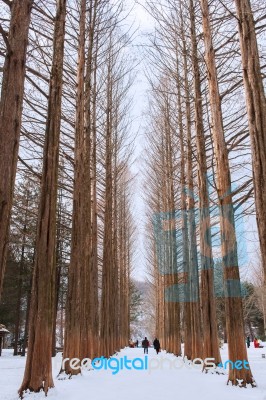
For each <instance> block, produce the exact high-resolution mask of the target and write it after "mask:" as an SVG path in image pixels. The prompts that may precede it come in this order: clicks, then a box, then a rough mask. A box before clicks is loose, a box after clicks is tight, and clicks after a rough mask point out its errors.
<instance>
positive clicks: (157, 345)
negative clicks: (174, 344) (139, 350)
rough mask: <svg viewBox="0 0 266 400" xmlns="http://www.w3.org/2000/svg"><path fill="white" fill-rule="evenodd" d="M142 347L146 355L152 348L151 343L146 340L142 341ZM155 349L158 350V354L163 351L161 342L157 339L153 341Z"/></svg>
mask: <svg viewBox="0 0 266 400" xmlns="http://www.w3.org/2000/svg"><path fill="white" fill-rule="evenodd" d="M142 347H143V349H144V354H148V349H149V347H150V342H149V341H148V339H147V338H146V336H145V338H144V339H143V340H142ZM153 347H154V349H155V350H156V353H157V354H158V353H159V352H160V351H161V345H160V341H159V339H157V338H155V339H154V341H153Z"/></svg>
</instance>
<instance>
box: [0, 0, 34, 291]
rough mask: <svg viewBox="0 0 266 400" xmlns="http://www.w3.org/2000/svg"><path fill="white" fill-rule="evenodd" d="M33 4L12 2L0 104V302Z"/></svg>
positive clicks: (29, 1)
mask: <svg viewBox="0 0 266 400" xmlns="http://www.w3.org/2000/svg"><path fill="white" fill-rule="evenodd" d="M32 3H33V0H13V2H12V3H11V20H10V28H9V34H8V37H7V38H6V39H7V54H6V58H5V63H4V70H3V80H2V91H1V101H0V153H1V157H0V298H1V293H2V288H3V279H4V274H5V266H6V256H7V245H8V232H9V224H10V214H11V207H12V201H13V193H14V185H15V177H16V169H17V161H18V149H19V138H20V130H21V117H22V104H23V93H24V81H25V65H26V51H27V45H28V33H29V25H30V16H31V9H32Z"/></svg>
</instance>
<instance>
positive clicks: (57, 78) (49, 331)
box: [19, 0, 66, 396]
mask: <svg viewBox="0 0 266 400" xmlns="http://www.w3.org/2000/svg"><path fill="white" fill-rule="evenodd" d="M65 19H66V0H58V1H57V10H56V18H55V27H54V42H53V61H52V71H51V78H50V87H49V98H48V112H47V123H46V131H45V144H44V152H43V170H42V181H41V195H40V204H39V216H38V229H37V237H36V256H35V265H34V274H33V287H32V296H31V311H30V328H29V347H28V355H27V361H26V367H25V373H24V379H23V382H22V385H21V387H20V389H19V394H20V396H22V395H23V392H24V391H25V390H27V389H29V390H30V391H32V392H39V391H40V390H41V389H43V390H44V392H45V394H47V392H48V390H49V388H51V387H53V386H54V383H53V378H52V362H51V357H52V337H53V314H54V301H55V298H54V297H55V273H56V264H55V257H56V254H55V248H56V205H57V183H58V182H57V181H58V160H59V135H60V124H61V101H62V83H63V59H64V37H65Z"/></svg>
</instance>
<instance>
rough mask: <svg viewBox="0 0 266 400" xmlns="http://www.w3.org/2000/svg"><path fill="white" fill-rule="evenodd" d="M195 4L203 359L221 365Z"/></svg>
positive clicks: (193, 32) (192, 19) (192, 14)
mask: <svg viewBox="0 0 266 400" xmlns="http://www.w3.org/2000/svg"><path fill="white" fill-rule="evenodd" d="M194 7H195V6H194V1H193V0H190V23H191V25H190V28H191V42H192V54H191V57H192V66H193V75H194V96H195V125H196V143H197V157H198V186H199V209H200V224H199V230H200V252H201V304H202V336H203V356H202V359H203V360H204V359H205V358H207V357H210V354H211V357H214V358H215V363H216V364H219V363H220V362H221V357H220V351H219V342H218V331H217V319H216V307H215V296H214V273H213V267H214V266H213V255H212V240H211V221H210V204H209V187H208V176H207V173H208V170H207V158H206V150H205V137H204V124H203V107H202V92H201V76H200V68H199V61H198V49H197V38H196V27H195V8H194Z"/></svg>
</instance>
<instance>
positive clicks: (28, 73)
mask: <svg viewBox="0 0 266 400" xmlns="http://www.w3.org/2000/svg"><path fill="white" fill-rule="evenodd" d="M1 3H2V4H1V7H2V11H1V35H2V41H1V61H2V68H1V71H2V76H1V84H2V92H1V106H0V107H1V122H0V126H1V128H0V129H1V132H0V138H1V139H0V141H1V166H3V168H2V167H1V173H0V175H1V189H0V195H1V198H0V203H1V217H0V226H1V246H2V247H1V262H0V268H1V274H0V275H1V281H0V282H1V287H2V283H3V280H4V272H5V269H6V264H7V265H8V268H11V264H12V262H11V261H12V260H13V261H14V262H15V263H16V264H17V267H18V269H19V271H20V272H19V274H21V278H18V291H17V312H16V315H17V317H16V318H17V319H18V320H17V322H16V327H15V342H18V340H19V339H20V338H19V336H20V335H21V336H22V339H23V341H24V343H25V345H24V347H26V342H27V338H28V353H27V360H26V368H25V374H24V379H23V382H22V385H21V387H20V389H19V393H20V395H21V396H22V395H23V393H24V391H26V390H28V389H29V390H30V391H34V392H38V391H40V390H44V391H45V393H47V391H48V390H49V388H51V387H53V386H54V382H53V377H52V359H51V357H52V355H54V354H55V347H56V344H58V336H59V338H60V342H59V344H60V345H62V339H63V336H64V339H63V347H64V349H63V353H64V358H70V359H71V358H78V359H80V360H82V359H83V358H86V357H90V358H93V357H95V356H99V355H103V356H107V357H108V356H110V355H111V354H113V353H114V352H115V351H117V350H119V349H120V348H121V347H123V346H125V345H127V344H128V340H129V335H130V333H129V326H130V311H129V303H130V284H129V282H130V272H131V267H132V257H133V254H132V252H133V237H134V225H133V221H132V215H131V211H130V204H131V181H132V176H131V172H130V159H131V154H132V143H131V141H130V138H129V135H128V134H129V132H130V129H131V121H130V103H131V99H130V95H129V90H130V87H131V84H132V81H133V75H132V73H131V70H132V66H133V64H132V57H131V55H130V53H129V51H128V48H127V45H128V43H129V42H130V35H131V33H130V31H125V29H124V28H122V25H123V24H122V23H123V19H124V17H125V13H124V6H123V4H122V2H114V3H112V4H110V2H109V1H106V0H81V1H78V0H74V1H71V2H70V1H69V2H68V1H66V0H49V1H48V2H43V1H35V2H33V1H24V0H22V1H17V0H14V1H12V2H9V1H2V2H1ZM44 26H45V27H46V28H45V29H43V27H44ZM22 104H23V109H22ZM14 106H16V110H14ZM16 173H17V175H16ZM15 177H16V190H17V191H19V190H21V189H20V186H21V185H22V186H23V190H21V193H20V194H19V193H18V194H17V195H16V196H15V198H14V188H15ZM22 186H21V187H22ZM33 193H35V195H34V196H35V197H34V201H33V200H32V195H33ZM19 195H20V196H21V197H23V200H21V201H20V200H19ZM13 199H14V207H13V210H12V213H11V209H12V202H13ZM29 216H30V217H29ZM18 217H19V218H18ZM20 219H23V221H21V222H20V221H19V220H20ZM18 237H19V239H20V240H19V242H18V241H16V240H17V238H18ZM7 260H10V261H8V263H7ZM8 272H9V271H8ZM24 272H25V274H26V275H25V276H26V278H25V277H24V275H23V274H24ZM19 276H20V275H19ZM30 282H32V286H31V290H29V283H30ZM7 286H8V285H7ZM4 300H5V293H4ZM58 330H59V335H58ZM15 348H17V345H16V344H15ZM24 354H25V352H24ZM80 372H81V370H80V369H78V370H76V369H73V368H72V367H71V366H70V363H65V365H64V369H62V371H61V373H65V374H67V375H69V376H71V375H73V374H77V373H80Z"/></svg>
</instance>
